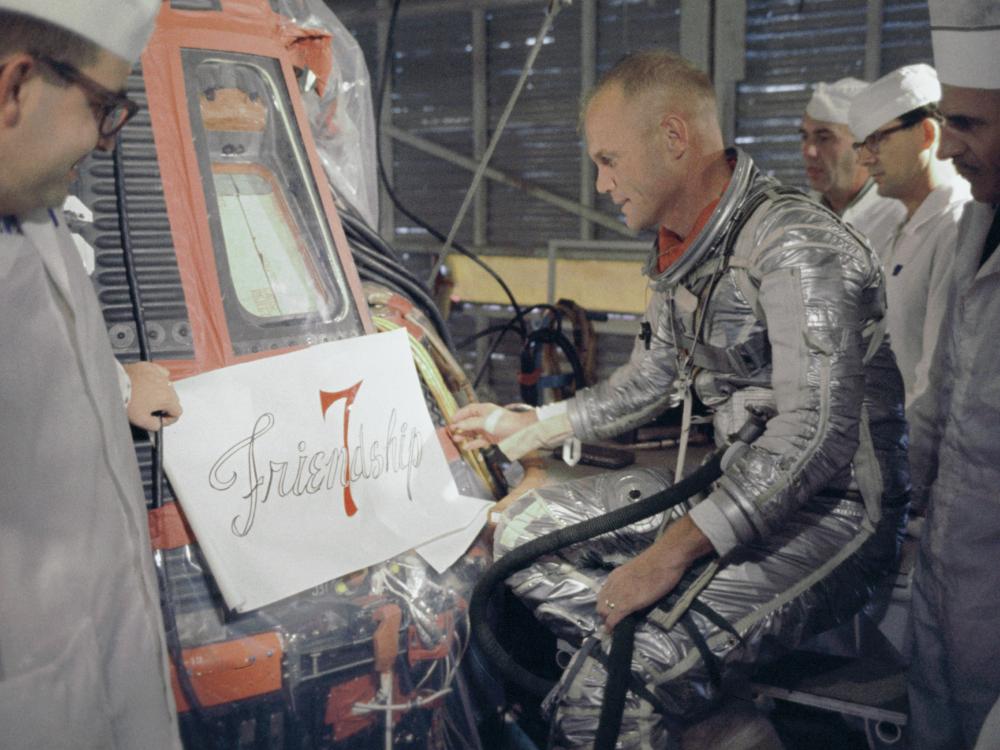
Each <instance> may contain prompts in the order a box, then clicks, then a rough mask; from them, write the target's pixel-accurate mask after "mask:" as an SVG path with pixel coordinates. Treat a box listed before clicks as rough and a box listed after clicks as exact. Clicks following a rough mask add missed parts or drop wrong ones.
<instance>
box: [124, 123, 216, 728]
mask: <svg viewBox="0 0 1000 750" xmlns="http://www.w3.org/2000/svg"><path fill="white" fill-rule="evenodd" d="M123 133H124V131H123V130H120V131H118V135H117V136H116V138H115V149H114V151H113V152H112V154H111V157H112V161H113V164H114V175H115V199H116V202H117V204H118V233H119V234H120V235H121V242H122V260H123V262H124V265H125V279H126V281H127V282H128V293H129V299H130V300H131V302H132V317H133V318H134V321H135V333H136V338H137V340H138V342H139V357H140V358H141V359H142V361H143V362H149V361H151V351H150V345H149V334H148V333H147V332H146V313H145V310H144V308H143V305H142V293H141V292H140V290H139V277H138V275H137V274H136V270H135V250H134V248H133V247H132V235H131V231H130V227H129V210H128V196H127V194H126V192H125V164H124V158H123V155H122V136H123ZM156 416H159V418H160V430H159V432H158V433H157V435H156V439H155V440H154V441H152V460H153V465H152V477H151V479H152V496H153V497H152V501H153V508H160V507H162V506H163V413H162V412H160V413H157V415H156ZM161 556H162V553H161ZM154 567H155V568H156V579H157V582H158V584H159V588H160V600H161V603H162V606H161V607H160V609H161V611H162V612H163V630H164V633H165V635H166V640H167V651H168V652H169V655H170V660H171V661H172V662H173V664H174V669H175V671H176V673H177V683H178V685H180V688H181V693H182V694H183V695H184V700H186V701H187V703H188V706H189V707H190V709H191V713H192V715H193V716H194V717H195V719H196V721H197V722H198V723H199V724H203V725H204V724H205V723H206V722H205V718H204V716H203V715H202V712H201V703H200V702H199V701H198V696H197V694H196V693H195V691H194V685H193V684H192V683H191V676H190V675H189V674H188V671H187V667H185V666H184V657H183V653H182V650H181V641H180V634H179V633H178V631H177V620H176V619H175V618H174V610H173V605H172V603H171V597H170V588H169V581H168V580H167V571H166V557H165V556H162V560H161V561H160V562H159V563H158V564H156V565H155V566H154Z"/></svg>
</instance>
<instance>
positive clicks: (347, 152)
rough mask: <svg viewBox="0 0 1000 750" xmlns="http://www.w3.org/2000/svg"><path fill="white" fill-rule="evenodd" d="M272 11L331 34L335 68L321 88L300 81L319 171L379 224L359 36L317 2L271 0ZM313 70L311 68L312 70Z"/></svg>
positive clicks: (372, 122) (369, 102)
mask: <svg viewBox="0 0 1000 750" xmlns="http://www.w3.org/2000/svg"><path fill="white" fill-rule="evenodd" d="M272 5H273V7H274V8H275V10H276V11H277V12H279V13H281V14H282V15H284V16H286V17H287V18H289V19H290V20H291V22H292V23H294V24H295V25H296V26H299V27H301V28H304V29H318V30H321V31H323V32H325V33H327V34H329V36H330V39H331V47H332V50H333V70H332V71H331V73H330V79H329V80H328V81H327V83H326V86H325V87H323V88H322V90H320V89H318V88H317V87H315V86H313V85H311V79H310V78H309V76H308V75H307V76H306V77H305V78H303V79H302V83H303V89H304V90H303V94H302V100H303V102H304V104H305V106H306V110H307V111H308V113H309V124H310V126H311V128H312V134H313V138H314V139H315V140H316V148H317V151H318V152H319V157H320V160H321V161H322V163H323V169H324V170H325V171H326V174H327V177H329V179H330V183H331V184H332V185H333V188H334V190H335V191H336V193H337V196H338V197H339V198H340V199H341V200H342V201H344V202H345V203H347V204H348V207H349V208H350V209H351V210H353V211H354V212H355V213H357V214H359V215H360V216H361V217H362V218H363V219H364V220H365V222H366V223H367V224H368V225H369V226H373V227H377V226H378V175H377V172H376V162H375V138H376V134H375V115H374V114H373V112H372V89H371V79H370V77H369V75H368V67H367V66H366V65H365V58H364V54H363V53H362V51H361V47H360V46H359V45H358V42H357V40H356V39H355V38H354V36H353V35H352V34H351V32H350V31H348V30H347V27H346V26H344V25H343V24H342V23H341V22H340V21H339V20H338V19H337V17H336V16H335V15H334V14H333V11H331V10H330V9H329V8H327V7H326V5H324V4H323V2H322V1H321V0H274V2H273V3H272ZM314 72H315V71H314Z"/></svg>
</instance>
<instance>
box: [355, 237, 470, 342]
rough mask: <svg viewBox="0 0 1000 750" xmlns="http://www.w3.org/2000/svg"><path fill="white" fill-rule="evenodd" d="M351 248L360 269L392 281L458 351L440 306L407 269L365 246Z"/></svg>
mask: <svg viewBox="0 0 1000 750" xmlns="http://www.w3.org/2000/svg"><path fill="white" fill-rule="evenodd" d="M351 248H352V251H353V252H354V261H355V263H357V264H358V266H359V268H360V267H361V266H365V267H366V268H367V269H368V271H369V273H372V274H373V275H381V276H383V277H385V278H386V279H390V280H392V281H393V283H394V285H395V286H396V287H397V288H398V290H401V291H400V293H401V294H402V296H404V297H408V298H409V299H411V300H412V301H413V302H414V303H415V304H416V305H417V306H418V307H420V309H421V311H422V312H423V313H424V314H425V315H426V316H427V318H428V319H429V320H430V321H431V324H432V325H433V326H434V329H435V331H437V334H438V336H440V337H441V340H442V341H444V344H445V346H446V347H448V349H449V350H450V351H452V352H455V351H457V350H456V349H455V342H454V340H453V339H452V336H451V331H449V330H448V324H447V323H446V322H445V319H444V316H443V315H442V314H441V311H440V310H439V309H438V306H437V305H435V304H434V300H433V299H432V298H431V296H430V294H429V293H428V292H427V291H426V290H425V289H423V288H422V286H421V285H420V283H419V282H418V281H417V280H416V279H415V278H414V277H413V276H412V274H409V273H408V272H407V271H406V270H405V269H400V268H396V267H394V266H392V265H391V264H390V263H389V262H388V261H386V260H385V258H383V257H381V256H380V255H378V254H377V253H375V252H373V251H372V250H369V249H367V248H366V247H365V246H364V245H361V244H359V243H354V244H352V246H351Z"/></svg>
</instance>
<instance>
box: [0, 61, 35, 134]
mask: <svg viewBox="0 0 1000 750" xmlns="http://www.w3.org/2000/svg"><path fill="white" fill-rule="evenodd" d="M36 65H37V64H36V63H35V60H34V58H33V57H32V56H31V55H29V54H28V53H26V52H19V53H17V54H15V55H12V56H11V57H9V58H7V59H6V60H5V61H4V62H3V64H2V65H0V126H3V127H5V128H9V127H13V126H15V125H17V123H18V122H19V121H20V119H21V117H22V114H23V107H24V85H25V83H27V81H28V79H29V78H31V75H32V73H33V72H34V70H35V67H36Z"/></svg>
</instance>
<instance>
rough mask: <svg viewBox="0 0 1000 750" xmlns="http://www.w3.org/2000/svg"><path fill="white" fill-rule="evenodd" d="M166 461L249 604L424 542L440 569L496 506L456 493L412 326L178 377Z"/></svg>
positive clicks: (223, 573)
mask: <svg viewBox="0 0 1000 750" xmlns="http://www.w3.org/2000/svg"><path fill="white" fill-rule="evenodd" d="M176 389H177V392H178V394H179V395H180V398H181V403H182V404H183V406H184V416H183V417H182V418H181V419H180V421H178V422H177V423H176V424H174V425H172V426H170V427H168V428H166V435H165V450H164V469H165V470H166V472H167V475H168V477H169V478H170V482H171V484H172V485H173V488H174V490H175V492H176V493H177V496H178V499H179V500H180V503H181V507H182V508H183V510H184V513H185V515H186V516H187V518H188V520H189V522H190V524H191V527H192V529H193V530H194V533H195V535H196V536H197V538H198V543H199V544H200V546H201V549H202V551H203V553H204V555H205V559H206V560H207V561H208V564H209V566H210V568H211V570H212V574H213V576H214V577H215V580H216V582H217V583H218V585H219V589H220V591H221V592H222V595H223V597H224V598H225V600H226V604H227V605H229V606H230V607H231V608H233V609H235V610H237V611H239V612H245V611H247V610H251V609H255V608H257V607H261V606H264V605H265V604H270V603H271V602H274V601H277V600H279V599H283V598H285V597H287V596H290V595H292V594H295V593H298V592H300V591H304V590H305V589H308V588H310V587H312V586H315V585H318V584H320V583H323V582H324V581H329V580H331V579H333V578H337V577H339V576H342V575H344V574H346V573H350V572H352V571H355V570H358V569H360V568H364V567H366V566H368V565H374V564H376V563H379V562H383V561H385V560H388V559H389V558H391V557H394V556H396V555H397V554H399V553H401V552H404V551H406V550H409V549H412V548H418V550H417V551H418V552H419V551H420V550H419V547H420V546H421V545H423V544H427V543H431V542H433V543H432V544H428V554H427V555H426V557H427V558H428V559H429V560H430V562H431V563H432V564H433V565H434V566H435V567H436V568H438V569H439V570H441V569H443V568H445V567H447V566H448V565H450V564H451V563H452V562H454V560H455V559H457V558H458V557H459V556H460V555H461V554H462V553H463V552H464V551H465V549H466V547H467V546H468V544H469V542H470V541H471V537H474V536H475V532H476V531H478V529H479V528H481V527H482V525H483V523H484V522H485V518H486V508H487V507H488V506H490V505H491V504H492V502H491V501H485V500H479V499H475V498H468V497H464V496H461V495H459V493H458V489H457V487H456V486H455V481H454V479H453V477H452V475H451V471H450V470H449V468H448V463H447V460H446V459H445V456H444V452H443V451H442V448H441V445H440V443H439V442H438V437H437V433H436V431H435V429H434V425H433V423H432V422H431V420H430V416H429V415H428V413H427V407H426V405H425V403H424V398H423V393H422V391H421V389H420V384H419V381H418V379H417V372H416V369H415V368H414V365H413V360H412V358H411V356H410V347H409V341H408V337H407V334H406V332H405V331H404V330H396V331H392V332H390V333H379V334H375V335H371V336H361V337H358V338H353V339H349V340H346V341H338V342H333V343H329V344H320V345H318V346H313V347H309V348H306V349H303V350H301V351H297V352H292V353H290V354H283V355H279V356H276V357H269V358H265V359H261V360H257V361H254V362H248V363H245V364H239V365H234V366H232V367H226V368H223V369H220V370H215V371H213V372H209V373H205V374H203V375H197V376H195V377H192V378H187V379H186V380H183V381H180V382H178V383H177V384H176Z"/></svg>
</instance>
